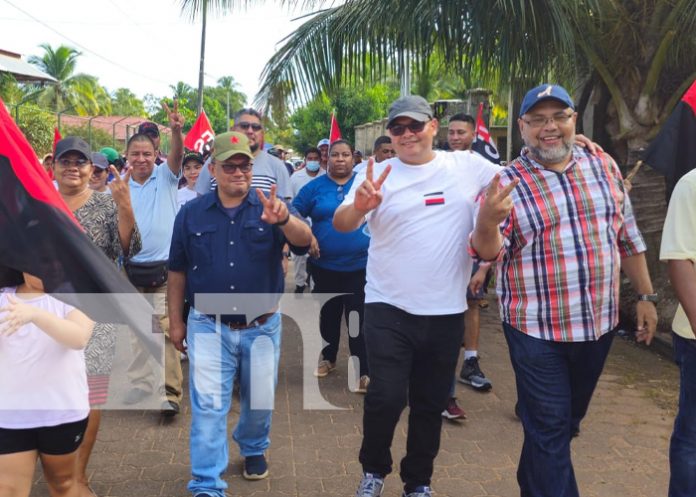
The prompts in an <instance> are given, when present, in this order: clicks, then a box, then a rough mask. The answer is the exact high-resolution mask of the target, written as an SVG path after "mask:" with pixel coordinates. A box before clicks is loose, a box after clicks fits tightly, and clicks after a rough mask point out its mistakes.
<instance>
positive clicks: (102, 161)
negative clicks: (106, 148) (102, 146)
mask: <svg viewBox="0 0 696 497" xmlns="http://www.w3.org/2000/svg"><path fill="white" fill-rule="evenodd" d="M92 164H94V165H95V166H96V167H98V168H99V169H109V159H107V158H106V155H104V154H102V153H100V152H92Z"/></svg>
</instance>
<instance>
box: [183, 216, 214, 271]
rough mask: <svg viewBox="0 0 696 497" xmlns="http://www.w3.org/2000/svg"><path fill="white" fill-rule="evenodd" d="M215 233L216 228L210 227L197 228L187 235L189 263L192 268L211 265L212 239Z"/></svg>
mask: <svg viewBox="0 0 696 497" xmlns="http://www.w3.org/2000/svg"><path fill="white" fill-rule="evenodd" d="M216 232H217V226H215V225H210V226H198V227H196V228H194V230H192V232H191V233H190V234H189V246H190V247H191V261H192V263H193V266H194V267H196V266H202V265H209V264H212V263H213V239H214V237H215V233H216Z"/></svg>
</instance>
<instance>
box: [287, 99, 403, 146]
mask: <svg viewBox="0 0 696 497" xmlns="http://www.w3.org/2000/svg"><path fill="white" fill-rule="evenodd" d="M398 96H399V92H398V89H396V88H395V87H393V86H392V87H390V86H387V85H376V86H372V87H369V88H342V89H340V90H338V91H336V92H335V93H334V95H333V96H332V97H331V98H329V97H328V96H327V95H326V94H321V95H319V96H318V97H316V98H314V99H313V100H312V101H311V102H310V103H309V104H308V105H306V106H305V107H302V108H300V109H298V110H297V111H295V113H293V114H292V116H291V117H290V123H291V125H292V127H293V128H294V129H295V130H296V134H295V135H294V137H293V140H292V145H293V147H294V148H295V149H296V150H298V151H302V150H304V149H306V148H308V147H310V146H311V147H313V146H316V144H317V142H318V141H319V140H320V139H322V138H328V136H329V132H330V130H331V129H330V128H331V111H332V110H333V109H335V111H336V119H337V120H338V124H339V127H340V128H341V134H342V135H343V138H344V139H346V140H348V141H349V142H351V143H354V141H355V130H354V127H355V126H356V125H358V124H363V123H366V122H369V121H374V120H377V119H381V118H383V117H384V116H386V115H387V110H388V107H389V104H390V103H391V102H392V101H393V100H395V99H396V98H398Z"/></svg>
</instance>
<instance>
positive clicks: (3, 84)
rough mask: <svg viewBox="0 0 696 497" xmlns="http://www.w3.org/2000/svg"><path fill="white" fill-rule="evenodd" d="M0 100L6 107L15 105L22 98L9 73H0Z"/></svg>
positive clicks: (15, 81) (15, 82)
mask: <svg viewBox="0 0 696 497" xmlns="http://www.w3.org/2000/svg"><path fill="white" fill-rule="evenodd" d="M0 98H1V99H2V101H3V102H5V103H6V104H7V105H13V104H16V103H18V102H19V101H20V100H21V98H22V91H21V90H20V88H19V85H18V84H17V80H15V78H14V76H12V75H11V74H10V73H7V72H0Z"/></svg>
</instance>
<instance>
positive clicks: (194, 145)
mask: <svg viewBox="0 0 696 497" xmlns="http://www.w3.org/2000/svg"><path fill="white" fill-rule="evenodd" d="M213 138H215V133H214V132H213V127H212V126H211V125H210V121H208V116H206V115H205V111H201V113H200V114H199V115H198V119H196V122H195V123H194V124H193V127H192V128H191V130H190V131H189V132H188V133H186V138H185V139H184V147H186V148H188V149H190V150H195V151H196V152H198V153H199V154H202V153H203V152H204V151H205V148H206V145H208V143H210V142H211V141H212V140H213Z"/></svg>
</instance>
